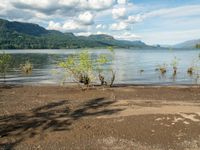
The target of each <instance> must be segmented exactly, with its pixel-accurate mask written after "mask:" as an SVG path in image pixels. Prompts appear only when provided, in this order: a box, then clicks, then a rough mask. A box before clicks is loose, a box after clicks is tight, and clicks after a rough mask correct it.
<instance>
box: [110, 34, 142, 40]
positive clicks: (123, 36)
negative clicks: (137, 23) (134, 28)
mask: <svg viewBox="0 0 200 150" xmlns="http://www.w3.org/2000/svg"><path fill="white" fill-rule="evenodd" d="M114 37H115V38H116V39H119V40H129V41H134V40H138V39H141V37H140V36H138V35H135V34H134V33H130V32H125V33H122V34H120V35H115V36H114Z"/></svg>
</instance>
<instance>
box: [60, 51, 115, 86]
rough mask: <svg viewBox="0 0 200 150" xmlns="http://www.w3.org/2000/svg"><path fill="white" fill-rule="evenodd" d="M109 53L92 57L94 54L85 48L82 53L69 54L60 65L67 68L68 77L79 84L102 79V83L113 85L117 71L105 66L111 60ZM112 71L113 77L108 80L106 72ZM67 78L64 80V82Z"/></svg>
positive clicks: (87, 83) (86, 84) (88, 83)
mask: <svg viewBox="0 0 200 150" xmlns="http://www.w3.org/2000/svg"><path fill="white" fill-rule="evenodd" d="M111 61H112V58H111V59H109V56H108V55H103V54H102V55H99V56H98V57H97V58H92V55H91V54H90V53H89V52H88V51H87V50H84V51H82V52H81V53H76V54H75V55H72V56H69V57H68V58H67V59H66V60H65V61H60V62H59V63H58V66H59V67H61V68H63V69H65V71H66V72H67V74H68V76H66V78H70V79H73V81H74V82H76V83H78V84H79V85H81V84H83V85H85V86H89V85H90V84H91V82H93V81H96V80H97V79H98V80H99V81H100V83H101V85H110V86H112V85H113V83H114V80H115V73H114V71H113V70H112V69H108V68H105V67H104V66H105V64H107V63H108V62H111ZM108 72H111V74H112V77H111V80H110V82H108V81H106V78H105V76H104V74H105V73H106V74H108ZM65 80H66V79H64V80H63V82H64V81H65Z"/></svg>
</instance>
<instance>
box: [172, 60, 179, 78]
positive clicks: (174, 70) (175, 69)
mask: <svg viewBox="0 0 200 150" xmlns="http://www.w3.org/2000/svg"><path fill="white" fill-rule="evenodd" d="M178 63H179V60H178V59H177V58H176V57H174V59H173V60H172V63H171V66H172V68H173V76H176V74H177V69H178Z"/></svg>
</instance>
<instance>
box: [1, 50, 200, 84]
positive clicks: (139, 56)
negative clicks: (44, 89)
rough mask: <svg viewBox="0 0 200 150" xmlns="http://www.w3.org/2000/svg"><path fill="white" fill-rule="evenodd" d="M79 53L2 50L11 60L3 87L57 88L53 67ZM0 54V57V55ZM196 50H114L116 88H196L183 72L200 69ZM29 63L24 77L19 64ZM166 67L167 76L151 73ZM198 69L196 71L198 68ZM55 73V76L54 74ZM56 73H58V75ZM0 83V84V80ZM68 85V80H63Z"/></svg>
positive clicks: (57, 68) (97, 53) (105, 51)
mask: <svg viewBox="0 0 200 150" xmlns="http://www.w3.org/2000/svg"><path fill="white" fill-rule="evenodd" d="M80 51H81V50H77V49H76V50H4V52H6V53H9V54H11V55H12V57H13V64H14V65H13V66H12V68H11V70H10V71H9V72H8V75H7V79H6V80H7V83H11V84H60V83H61V78H62V72H63V71H62V70H61V69H60V68H59V67H58V66H57V63H58V61H59V60H62V59H64V58H66V57H67V56H68V55H71V54H74V53H76V52H80ZM2 52H3V50H2V51H0V53H2ZM89 52H90V53H92V56H94V57H95V56H97V55H99V54H104V53H108V51H107V50H105V49H98V50H97V49H96V50H89ZM199 54H200V50H197V49H194V50H166V49H162V50H161V49H160V50H159V49H155V50H153V49H145V50H141V49H138V50H135V49H134V50H131V49H116V50H115V56H114V57H115V59H114V61H113V64H112V66H113V68H114V69H115V70H116V80H115V83H117V84H145V85H146V84H154V85H176V84H196V83H197V81H196V73H197V71H196V73H195V75H192V76H191V75H188V73H187V69H188V68H189V67H191V66H198V67H200V63H199V62H200V61H198V59H199ZM175 57H176V58H177V59H178V71H177V75H176V77H174V76H173V69H172V66H171V63H172V61H173V60H174V58H175ZM26 60H30V61H31V62H32V63H33V65H34V69H33V72H32V74H31V75H28V76H27V75H24V74H23V73H22V72H21V71H20V69H19V66H20V64H23V63H24V62H25V61H26ZM163 64H166V65H167V72H166V74H165V75H161V74H160V72H159V71H156V70H155V69H156V68H158V66H159V65H163ZM199 69H200V68H199ZM141 70H143V71H141ZM56 72H57V73H56ZM58 72H60V73H58ZM0 82H3V79H2V77H1V78H0ZM67 82H71V80H67Z"/></svg>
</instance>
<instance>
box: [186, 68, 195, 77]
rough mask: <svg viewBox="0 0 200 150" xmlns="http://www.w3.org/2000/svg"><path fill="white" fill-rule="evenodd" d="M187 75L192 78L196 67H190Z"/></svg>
mask: <svg viewBox="0 0 200 150" xmlns="http://www.w3.org/2000/svg"><path fill="white" fill-rule="evenodd" d="M187 73H188V74H189V75H190V76H192V75H193V73H194V67H189V68H188V70H187Z"/></svg>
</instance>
